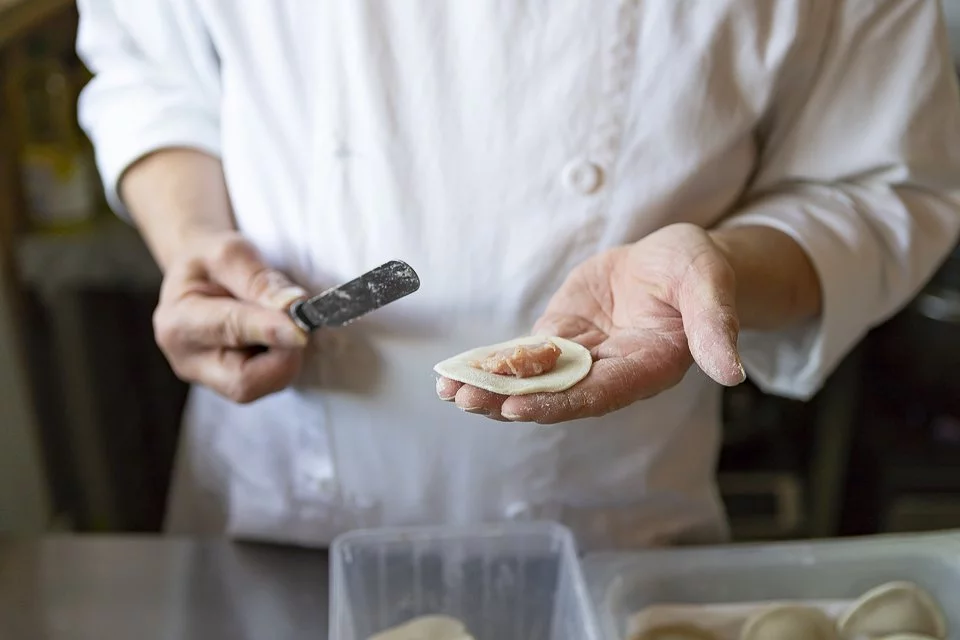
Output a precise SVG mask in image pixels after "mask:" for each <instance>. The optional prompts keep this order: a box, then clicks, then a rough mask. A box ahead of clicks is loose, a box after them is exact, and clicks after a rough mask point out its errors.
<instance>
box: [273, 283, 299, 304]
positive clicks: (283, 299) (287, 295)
mask: <svg viewBox="0 0 960 640" xmlns="http://www.w3.org/2000/svg"><path fill="white" fill-rule="evenodd" d="M306 297H307V292H306V291H305V290H303V289H302V288H300V287H286V288H284V289H281V290H280V291H278V292H277V293H276V294H274V296H273V302H274V304H275V305H276V306H277V307H278V308H280V309H286V308H287V307H289V306H290V305H291V304H293V302H294V301H296V300H299V299H301V298H306Z"/></svg>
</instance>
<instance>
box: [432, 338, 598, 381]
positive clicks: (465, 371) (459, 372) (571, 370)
mask: <svg viewBox="0 0 960 640" xmlns="http://www.w3.org/2000/svg"><path fill="white" fill-rule="evenodd" d="M544 340H549V341H550V342H552V343H553V344H555V345H557V346H558V347H560V359H559V360H557V366H556V367H555V368H554V369H553V371H548V372H547V373H544V374H543V375H539V376H531V377H529V378H514V377H513V376H501V375H497V374H495V373H488V372H486V371H483V370H481V369H477V368H476V367H473V366H471V365H470V363H471V362H475V361H477V360H481V359H483V358H485V357H487V356H489V355H490V354H491V353H493V352H495V351H500V350H501V349H510V348H512V347H518V346H521V345H532V344H540V343H541V342H543V341H544ZM592 366H593V356H591V355H590V352H589V351H588V350H587V348H586V347H584V346H583V345H581V344H577V343H576V342H573V341H571V340H566V339H564V338H555V337H552V336H551V337H545V336H527V337H525V338H517V339H516V340H510V341H509V342H501V343H500V344H494V345H490V346H489V347H479V348H477V349H471V350H470V351H464V352H463V353H461V354H460V355H456V356H453V357H452V358H448V359H446V360H444V361H443V362H440V363H439V364H437V365H436V366H435V367H434V368H433V370H434V371H436V372H437V373H439V374H440V375H442V376H444V377H446V378H450V379H451V380H456V381H457V382H463V383H464V384H469V385H472V386H474V387H477V388H479V389H484V390H485V391H490V392H492V393H498V394H500V395H504V396H523V395H527V394H530V393H557V392H559V391H566V390H567V389H569V388H570V387H572V386H573V385H575V384H577V383H578V382H580V381H581V380H583V379H584V378H586V377H587V374H588V373H590V368H591V367H592Z"/></svg>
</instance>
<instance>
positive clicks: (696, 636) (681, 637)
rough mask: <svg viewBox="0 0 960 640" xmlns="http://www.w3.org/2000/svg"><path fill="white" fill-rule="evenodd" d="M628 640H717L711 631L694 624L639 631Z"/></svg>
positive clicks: (680, 624)
mask: <svg viewBox="0 0 960 640" xmlns="http://www.w3.org/2000/svg"><path fill="white" fill-rule="evenodd" d="M630 640H719V639H718V638H717V635H716V634H715V633H713V632H712V631H707V630H706V629H704V628H702V627H698V626H697V625H695V624H688V623H677V624H668V625H663V626H659V627H653V628H651V629H647V630H646V631H641V632H640V633H638V634H637V635H635V636H633V637H631V639H630Z"/></svg>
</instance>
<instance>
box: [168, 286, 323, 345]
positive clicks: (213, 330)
mask: <svg viewBox="0 0 960 640" xmlns="http://www.w3.org/2000/svg"><path fill="white" fill-rule="evenodd" d="M154 327H155V330H156V334H157V341H158V342H159V343H160V345H161V346H163V347H165V348H166V349H168V350H169V351H172V352H175V353H176V352H180V351H183V350H196V349H208V348H213V347H224V348H228V349H237V348H242V347H249V346H255V345H261V346H266V347H278V348H288V349H295V348H302V347H304V346H306V344H307V340H308V337H307V334H306V333H304V332H303V331H302V330H301V329H300V328H299V327H297V326H296V325H295V324H294V323H293V321H292V320H290V318H289V317H288V316H287V315H286V314H284V313H283V312H281V311H274V310H272V309H266V308H264V307H260V306H258V305H255V304H250V303H246V302H241V301H239V300H234V299H232V298H222V297H206V296H193V297H190V298H186V299H184V300H181V301H180V302H178V303H177V304H173V305H168V306H163V307H160V308H158V309H157V313H156V314H155V315H154Z"/></svg>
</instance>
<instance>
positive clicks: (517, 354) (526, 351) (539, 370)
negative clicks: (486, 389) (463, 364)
mask: <svg viewBox="0 0 960 640" xmlns="http://www.w3.org/2000/svg"><path fill="white" fill-rule="evenodd" d="M561 353H562V352H561V351H560V347H558V346H557V345H555V344H553V343H552V342H550V341H549V340H545V341H544V342H541V343H539V344H529V345H520V346H518V347H511V348H509V349H502V350H500V351H497V352H495V353H491V354H490V355H489V356H487V357H486V358H483V359H482V360H474V361H473V362H471V363H470V366H471V367H474V368H475V369H480V370H482V371H486V372H487V373H494V374H497V375H501V376H513V377H515V378H532V377H534V376H540V375H543V374H545V373H549V372H551V371H553V370H554V369H555V368H556V366H557V361H558V360H559V359H560V354H561Z"/></svg>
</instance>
